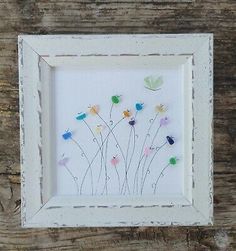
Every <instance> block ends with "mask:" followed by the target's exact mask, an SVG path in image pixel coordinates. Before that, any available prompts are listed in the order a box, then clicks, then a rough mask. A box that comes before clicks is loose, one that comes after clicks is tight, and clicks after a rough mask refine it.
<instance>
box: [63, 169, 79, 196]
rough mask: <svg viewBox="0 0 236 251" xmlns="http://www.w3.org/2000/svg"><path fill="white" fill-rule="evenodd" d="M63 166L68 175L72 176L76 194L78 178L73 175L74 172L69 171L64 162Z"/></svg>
mask: <svg viewBox="0 0 236 251" xmlns="http://www.w3.org/2000/svg"><path fill="white" fill-rule="evenodd" d="M64 167H65V168H66V170H67V172H68V173H69V174H70V176H71V177H72V178H73V181H74V183H75V186H76V191H77V194H79V185H78V178H77V177H75V176H74V174H73V173H72V172H71V171H70V169H69V168H68V167H67V165H66V164H64Z"/></svg>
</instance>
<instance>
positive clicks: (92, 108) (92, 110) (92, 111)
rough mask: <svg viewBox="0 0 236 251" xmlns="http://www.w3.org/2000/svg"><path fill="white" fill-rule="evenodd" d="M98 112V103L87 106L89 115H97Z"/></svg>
mask: <svg viewBox="0 0 236 251" xmlns="http://www.w3.org/2000/svg"><path fill="white" fill-rule="evenodd" d="M98 112H99V106H98V105H93V106H89V113H90V114H91V115H97V114H98Z"/></svg>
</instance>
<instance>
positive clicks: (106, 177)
mask: <svg viewBox="0 0 236 251" xmlns="http://www.w3.org/2000/svg"><path fill="white" fill-rule="evenodd" d="M108 141H109V137H108V138H107V141H106V146H105V186H104V188H105V191H106V195H107V193H108V189H107V182H108V175H107V149H108Z"/></svg>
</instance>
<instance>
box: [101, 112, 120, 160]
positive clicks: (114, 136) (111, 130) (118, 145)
mask: <svg viewBox="0 0 236 251" xmlns="http://www.w3.org/2000/svg"><path fill="white" fill-rule="evenodd" d="M97 115H98V117H99V118H100V119H101V120H102V121H103V123H104V124H105V125H106V126H107V127H108V129H109V133H111V134H112V135H113V138H114V139H115V141H116V145H117V147H118V148H119V150H120V152H121V155H122V158H123V160H124V163H125V155H124V152H123V150H122V148H121V146H120V144H119V142H118V140H117V138H116V135H115V134H114V132H113V130H114V127H113V129H111V127H110V126H109V125H108V124H107V122H106V121H105V120H104V119H103V118H102V117H101V116H100V115H99V114H98V113H97ZM123 119H124V118H122V120H123ZM116 125H117V124H116ZM109 135H110V134H109ZM108 137H109V136H108Z"/></svg>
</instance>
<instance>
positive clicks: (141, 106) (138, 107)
mask: <svg viewBox="0 0 236 251" xmlns="http://www.w3.org/2000/svg"><path fill="white" fill-rule="evenodd" d="M135 109H136V110H137V111H141V110H142V109H143V103H136V104H135Z"/></svg>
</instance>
